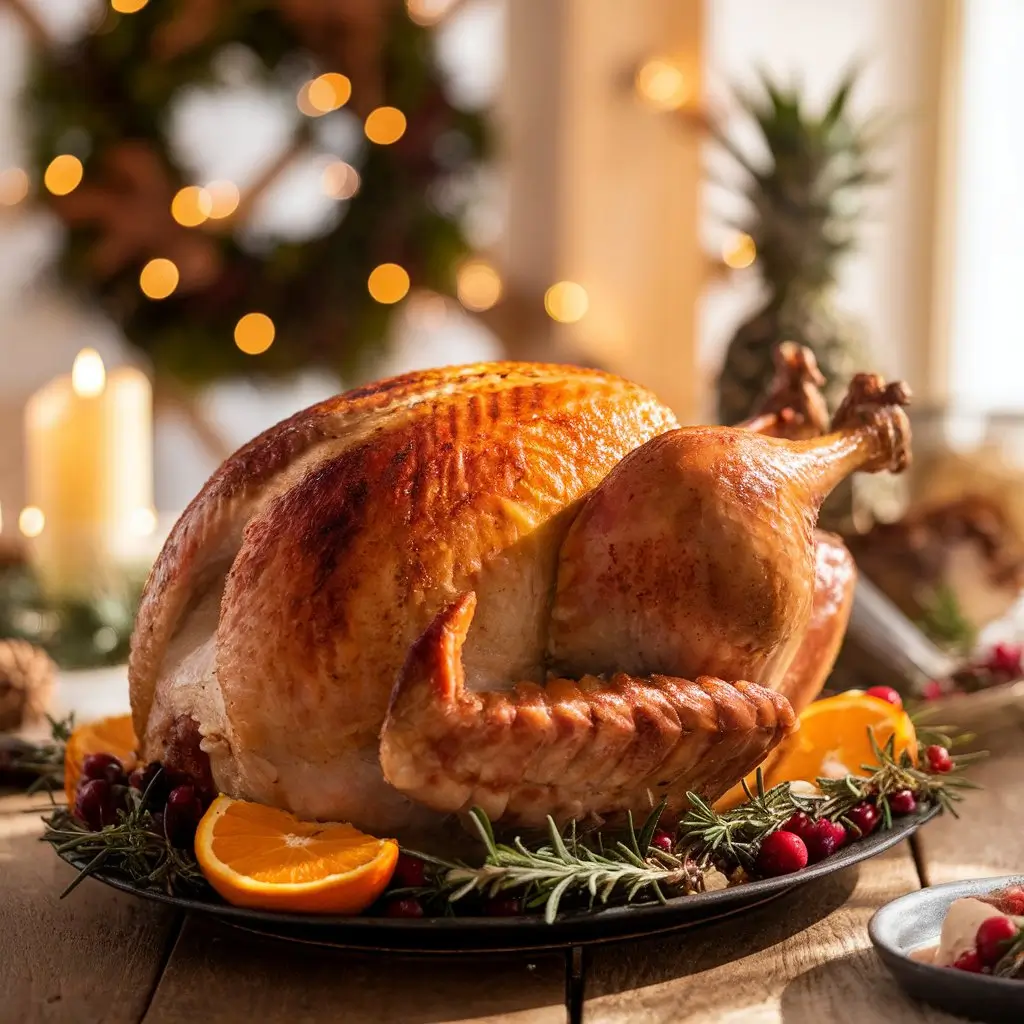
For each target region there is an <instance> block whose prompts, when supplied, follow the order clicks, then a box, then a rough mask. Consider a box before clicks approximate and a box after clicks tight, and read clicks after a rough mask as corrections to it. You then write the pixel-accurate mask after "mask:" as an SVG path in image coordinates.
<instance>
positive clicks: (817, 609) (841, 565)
mask: <svg viewBox="0 0 1024 1024" xmlns="http://www.w3.org/2000/svg"><path fill="white" fill-rule="evenodd" d="M856 585H857V566H856V564H855V563H854V561H853V556H852V555H851V554H850V552H849V550H848V549H847V547H846V545H845V544H844V543H843V542H842V540H840V538H839V537H837V536H836V535H835V534H834V533H826V532H825V531H823V530H818V531H816V533H815V535H814V601H813V604H812V607H811V621H810V623H809V624H808V626H807V632H806V633H805V634H804V638H803V640H802V641H801V642H800V646H799V647H798V648H797V651H796V656H795V657H794V658H793V660H792V662H790V665H789V668H787V669H786V674H785V676H784V677H783V680H782V682H781V683H780V684H779V692H780V693H782V694H784V695H785V696H786V697H787V698H789V702H790V704H792V705H793V709H794V710H795V711H796V713H797V714H799V713H800V712H801V711H803V709H804V708H805V707H807V705H808V704H810V703H811V701H812V700H814V698H815V697H817V696H818V694H819V693H820V692H821V688H822V687H823V686H824V685H825V680H826V679H828V676H829V673H830V672H831V671H832V666H833V665H834V664H835V662H836V658H837V657H839V648H840V647H841V646H842V643H843V637H844V636H845V635H846V626H847V624H848V623H849V621H850V611H851V609H852V608H853V593H854V590H855V588H856Z"/></svg>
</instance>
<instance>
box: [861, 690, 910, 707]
mask: <svg viewBox="0 0 1024 1024" xmlns="http://www.w3.org/2000/svg"><path fill="white" fill-rule="evenodd" d="M867 693H868V696H869V697H877V698H878V699H879V700H884V701H885V702H886V704H892V705H893V707H897V708H901V707H903V698H902V697H901V696H900V695H899V693H898V692H897V691H896V690H894V689H893V688H892V687H891V686H872V687H871V689H870V690H868V692H867Z"/></svg>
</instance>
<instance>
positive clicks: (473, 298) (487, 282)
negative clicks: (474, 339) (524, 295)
mask: <svg viewBox="0 0 1024 1024" xmlns="http://www.w3.org/2000/svg"><path fill="white" fill-rule="evenodd" d="M455 290H456V294H457V295H458V297H459V302H461V303H462V305H463V306H465V307H466V309H468V310H470V311H471V312H474V313H482V312H483V311H484V310H485V309H490V308H491V307H492V306H494V305H495V304H496V303H497V302H498V300H499V299H500V298H501V276H500V275H499V274H498V271H497V270H495V269H494V267H492V266H491V264H490V263H488V262H487V261H486V260H466V262H465V263H463V264H462V266H461V267H459V269H458V271H457V272H456V277H455Z"/></svg>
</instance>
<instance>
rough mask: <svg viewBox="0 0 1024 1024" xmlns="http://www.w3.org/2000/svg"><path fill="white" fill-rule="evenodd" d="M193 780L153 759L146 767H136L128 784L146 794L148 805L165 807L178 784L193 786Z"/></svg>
mask: <svg viewBox="0 0 1024 1024" xmlns="http://www.w3.org/2000/svg"><path fill="white" fill-rule="evenodd" d="M192 784H193V780H192V779H191V778H190V777H189V776H188V775H187V774H186V773H185V772H180V771H178V770H177V769H175V768H165V767H164V766H163V765H162V764H161V763H160V762H159V761H151V762H150V763H149V764H147V765H146V767H145V768H136V769H135V771H133V772H132V773H131V775H130V776H129V777H128V785H129V786H131V787H132V789H137V790H138V791H139V792H140V793H143V794H146V796H147V800H146V806H147V807H149V808H156V807H163V805H164V804H165V803H167V798H168V797H169V796H170V795H171V791H172V790H173V789H176V788H177V787H178V786H191V785H192Z"/></svg>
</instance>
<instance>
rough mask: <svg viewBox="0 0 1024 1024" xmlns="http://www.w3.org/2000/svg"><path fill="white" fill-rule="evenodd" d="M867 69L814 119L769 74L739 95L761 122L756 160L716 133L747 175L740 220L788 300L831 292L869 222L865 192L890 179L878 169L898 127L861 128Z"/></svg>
mask: <svg viewBox="0 0 1024 1024" xmlns="http://www.w3.org/2000/svg"><path fill="white" fill-rule="evenodd" d="M859 73H860V69H859V68H857V67H853V68H851V69H850V70H849V71H847V73H846V74H845V75H844V76H843V77H842V79H841V80H840V82H839V84H838V86H837V87H836V89H835V91H834V93H833V94H832V96H831V98H830V99H829V102H828V104H827V105H826V107H825V110H824V112H823V113H821V114H820V115H818V116H815V115H812V114H810V113H809V112H808V111H807V109H806V105H805V103H804V100H803V97H802V95H801V93H800V90H799V89H798V88H796V87H793V86H782V85H780V84H778V83H777V82H775V81H774V80H773V79H772V78H771V77H770V76H769V74H768V73H767V72H765V71H761V73H760V76H759V88H758V89H756V90H752V89H745V88H742V87H740V88H737V89H735V96H736V99H737V102H738V104H739V106H740V108H741V110H742V111H743V112H744V113H745V114H746V115H747V117H748V118H749V119H750V120H751V121H752V122H753V123H754V125H755V127H756V129H757V132H758V136H759V139H760V143H761V146H760V148H761V150H762V153H761V154H760V155H754V154H752V153H748V152H747V151H746V150H745V149H744V148H742V147H741V146H740V145H739V144H737V143H736V141H735V140H733V139H732V138H731V137H730V136H729V135H728V134H727V132H726V130H725V128H724V126H723V125H722V124H721V123H719V124H714V123H713V124H712V126H711V134H712V137H713V138H714V139H715V141H716V142H717V143H718V145H719V146H720V147H721V148H722V149H723V150H724V151H725V153H726V154H727V155H728V156H729V157H730V158H731V160H732V162H733V163H734V164H735V165H736V166H737V167H738V168H739V170H740V172H741V175H742V178H743V185H742V196H743V198H744V200H745V201H746V210H745V212H744V213H743V214H742V215H741V216H740V217H739V218H737V219H734V220H732V221H731V223H732V224H733V226H735V227H737V228H739V229H740V230H742V231H744V232H746V233H747V234H749V235H750V236H751V238H753V240H754V243H755V245H756V247H757V252H758V263H759V264H760V268H761V271H762V276H763V277H764V279H765V280H766V282H767V283H768V284H769V285H770V286H771V287H772V288H773V290H774V291H775V292H776V294H777V297H778V298H780V299H784V298H785V297H787V294H788V293H789V292H790V291H791V290H792V289H794V288H797V289H802V290H804V291H807V292H814V291H815V290H817V289H820V288H822V287H825V286H827V285H828V284H830V283H831V282H832V280H833V277H834V272H835V264H836V262H837V260H838V258H839V257H840V256H841V255H842V254H844V253H845V252H847V251H849V250H850V249H852V248H853V246H854V243H855V225H856V222H857V219H858V218H859V217H860V216H861V215H862V214H863V212H864V211H863V208H862V207H861V206H860V205H859V204H858V203H857V202H856V200H855V195H856V193H857V191H858V190H860V189H863V188H866V187H869V186H872V185H876V184H879V183H881V182H882V181H884V180H885V178H886V174H885V172H884V171H882V170H881V169H880V168H879V167H877V166H875V164H874V163H873V162H872V159H871V157H872V155H873V153H874V151H875V150H876V149H877V147H878V144H879V142H880V141H881V140H882V139H883V138H884V137H885V136H886V135H887V134H888V132H889V130H890V121H891V119H890V118H888V117H886V116H885V115H881V114H876V115H873V116H869V117H868V118H866V119H864V120H862V121H859V122H858V121H855V120H854V119H853V118H852V117H851V115H850V112H849V106H850V98H851V95H852V93H853V91H854V88H855V86H856V83H857V80H858V77H859Z"/></svg>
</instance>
